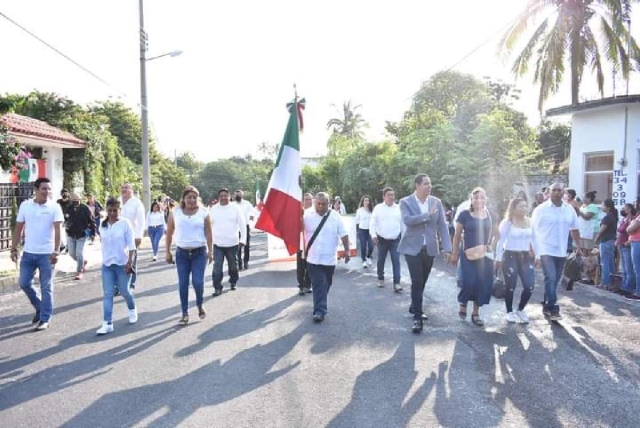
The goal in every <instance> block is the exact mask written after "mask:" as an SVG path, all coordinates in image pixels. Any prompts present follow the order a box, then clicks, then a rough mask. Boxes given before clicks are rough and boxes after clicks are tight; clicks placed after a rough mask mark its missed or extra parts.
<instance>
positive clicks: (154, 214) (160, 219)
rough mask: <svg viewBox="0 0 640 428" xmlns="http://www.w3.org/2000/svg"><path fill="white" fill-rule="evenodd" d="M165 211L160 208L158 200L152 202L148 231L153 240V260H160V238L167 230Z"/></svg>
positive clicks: (148, 215) (148, 217)
mask: <svg viewBox="0 0 640 428" xmlns="http://www.w3.org/2000/svg"><path fill="white" fill-rule="evenodd" d="M165 226H166V223H165V219H164V212H162V209H161V208H160V204H159V203H158V202H157V201H153V202H152V203H151V210H150V211H149V213H147V232H148V233H149V239H150V240H151V248H152V250H153V261H154V262H155V261H156V260H158V249H159V248H160V240H161V239H162V236H163V235H164V231H165Z"/></svg>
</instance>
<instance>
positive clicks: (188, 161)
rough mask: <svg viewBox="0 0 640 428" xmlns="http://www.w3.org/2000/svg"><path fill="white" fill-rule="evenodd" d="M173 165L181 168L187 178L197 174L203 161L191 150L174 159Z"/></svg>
mask: <svg viewBox="0 0 640 428" xmlns="http://www.w3.org/2000/svg"><path fill="white" fill-rule="evenodd" d="M175 165H176V166H177V167H178V168H182V169H183V170H184V172H185V174H186V175H187V178H188V179H191V178H192V177H195V176H196V175H198V173H199V172H200V170H201V169H202V167H203V166H204V163H203V162H201V161H199V160H198V158H197V156H196V155H195V154H194V153H192V152H184V153H182V154H181V155H180V156H177V157H176V159H175Z"/></svg>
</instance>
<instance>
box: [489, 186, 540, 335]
mask: <svg viewBox="0 0 640 428" xmlns="http://www.w3.org/2000/svg"><path fill="white" fill-rule="evenodd" d="M528 212H529V207H528V205H527V201H526V200H524V199H521V198H515V199H513V200H512V201H511V203H509V208H508V209H507V213H506V215H505V219H504V220H502V223H500V239H499V240H498V245H497V246H496V263H495V264H496V269H502V272H503V273H504V282H505V285H506V289H507V290H506V291H507V293H506V295H505V298H504V301H505V304H506V305H507V315H506V317H505V320H506V321H507V322H509V323H515V322H522V323H528V322H529V318H528V317H527V314H526V313H525V312H524V308H525V306H526V305H527V302H529V299H530V298H531V293H532V292H533V286H534V283H535V277H536V274H535V252H534V244H533V229H532V228H531V220H530V219H529V217H527V213H528ZM518 277H520V281H521V282H522V288H523V289H522V294H521V295H520V304H519V305H518V310H517V311H516V312H515V313H514V312H513V294H514V291H515V288H516V284H517V283H518Z"/></svg>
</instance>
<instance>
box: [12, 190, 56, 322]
mask: <svg viewBox="0 0 640 428" xmlns="http://www.w3.org/2000/svg"><path fill="white" fill-rule="evenodd" d="M50 195H51V180H49V179H48V178H38V179H37V180H36V181H35V198H34V199H29V200H26V201H24V202H23V203H22V204H20V208H19V210H18V216H17V217H16V227H15V230H14V231H13V237H12V240H11V260H12V261H13V262H14V263H17V261H18V245H19V244H20V238H21V237H22V233H23V232H24V248H23V252H22V258H21V259H20V278H19V279H18V283H19V284H20V288H22V290H23V291H24V293H25V294H26V295H27V297H28V298H29V301H30V302H31V304H32V305H33V307H34V308H35V310H36V314H35V316H34V317H33V320H32V323H33V324H36V323H37V324H38V325H37V326H36V330H37V331H42V330H46V329H48V328H49V323H50V322H51V316H52V314H53V280H52V276H53V265H55V264H56V263H57V261H58V250H59V248H60V236H61V225H62V222H63V221H64V216H63V214H62V208H60V205H58V204H57V203H56V202H54V201H52V200H51V199H49V197H50ZM36 270H38V271H39V280H40V281H39V282H40V295H38V292H37V291H36V290H35V288H34V287H33V277H34V275H35V273H36Z"/></svg>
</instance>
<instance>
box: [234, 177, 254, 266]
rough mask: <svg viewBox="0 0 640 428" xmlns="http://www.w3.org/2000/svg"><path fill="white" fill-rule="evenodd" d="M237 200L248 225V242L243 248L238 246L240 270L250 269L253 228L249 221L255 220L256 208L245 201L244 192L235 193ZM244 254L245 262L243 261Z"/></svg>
mask: <svg viewBox="0 0 640 428" xmlns="http://www.w3.org/2000/svg"><path fill="white" fill-rule="evenodd" d="M235 200H236V203H237V204H238V208H239V209H240V212H241V213H242V215H244V222H245V224H246V225H247V226H246V227H247V233H246V237H247V239H246V242H243V243H242V244H243V245H242V246H238V255H237V260H238V270H242V269H249V246H250V245H251V234H250V231H251V226H249V221H251V220H253V217H254V215H255V208H254V207H253V205H251V202H249V201H247V200H246V199H244V192H243V191H242V190H240V189H238V190H236V192H235ZM243 253H244V260H243Z"/></svg>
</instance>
